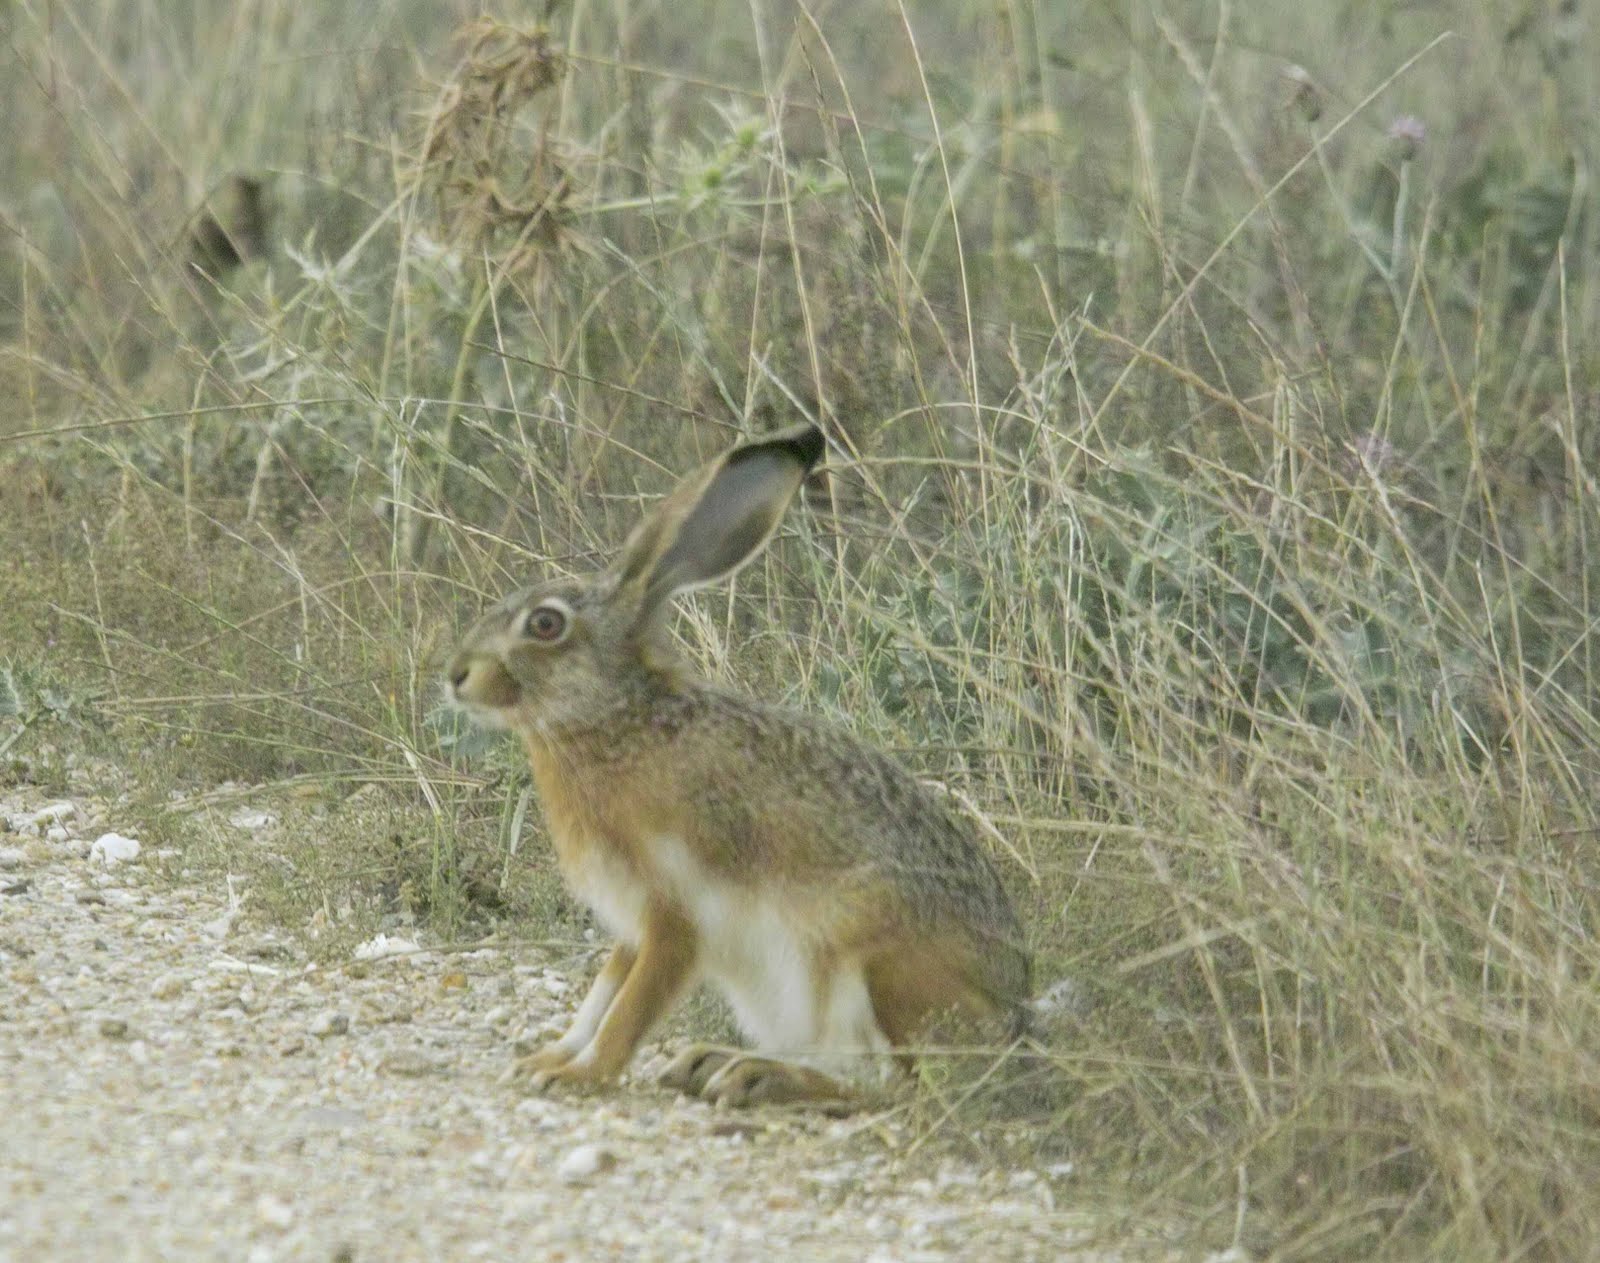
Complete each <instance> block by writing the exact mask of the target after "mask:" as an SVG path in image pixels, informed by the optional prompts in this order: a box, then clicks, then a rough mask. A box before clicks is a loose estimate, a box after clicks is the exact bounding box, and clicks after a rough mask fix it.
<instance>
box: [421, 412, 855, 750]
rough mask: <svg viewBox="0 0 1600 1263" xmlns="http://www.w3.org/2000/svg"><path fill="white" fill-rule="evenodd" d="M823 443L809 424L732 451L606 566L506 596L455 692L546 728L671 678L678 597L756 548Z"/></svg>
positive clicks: (475, 642) (601, 712)
mask: <svg viewBox="0 0 1600 1263" xmlns="http://www.w3.org/2000/svg"><path fill="white" fill-rule="evenodd" d="M823 448H824V441H823V437H822V432H821V431H820V430H818V429H816V428H815V427H814V426H809V425H807V426H802V427H799V428H797V429H792V430H785V431H782V432H780V433H778V434H775V435H772V436H771V437H769V438H765V439H761V440H759V441H757V442H754V443H747V444H745V445H744V446H742V447H736V448H734V449H733V450H731V451H729V452H725V453H724V454H723V455H721V456H720V457H718V458H717V459H716V460H714V461H712V462H711V463H710V464H709V465H707V466H706V467H705V468H703V469H701V470H700V471H699V472H698V473H696V474H694V475H692V476H690V477H689V478H687V479H685V480H684V482H683V483H682V484H680V485H679V487H678V488H677V489H676V490H675V491H673V492H672V494H671V495H669V496H667V497H666V498H665V499H664V500H662V501H661V502H660V503H659V504H657V505H656V506H655V507H654V508H653V509H651V511H650V512H649V513H647V514H646V515H645V517H644V519H643V520H642V521H641V522H640V523H639V525H638V526H636V527H635V528H634V530H633V533H632V534H631V535H629V536H628V542H627V543H626V544H624V545H623V548H622V551H621V552H620V553H619V554H618V556H617V558H616V560H615V561H613V562H612V564H611V565H610V566H609V567H608V568H607V569H606V570H604V571H602V572H601V573H600V574H599V575H597V576H595V577H594V578H592V579H590V580H587V581H583V580H572V581H555V582H551V583H545V584H537V585H535V586H533V587H530V588H524V589H523V590H522V591H520V592H515V593H513V594H512V595H511V596H508V597H506V598H505V600H503V601H501V602H500V603H499V604H498V605H496V606H495V607H494V608H493V609H491V610H490V611H489V612H488V613H487V614H485V615H484V616H483V617H482V618H481V619H480V620H479V621H478V623H477V625H476V626H474V627H473V628H472V630H471V631H470V632H468V633H467V635H466V637H465V638H464V640H463V641H462V644H461V648H460V649H459V650H458V651H457V652H456V655H455V657H454V658H453V659H452V660H451V663H450V666H449V668H448V671H447V682H448V687H449V691H450V696H451V698H452V699H453V700H454V701H456V702H457V703H459V704H461V705H463V706H465V707H466V708H467V709H469V710H470V711H472V712H473V713H474V714H475V715H476V716H477V717H478V718H479V719H480V720H481V721H483V722H485V723H488V724H491V725H493V726H496V727H502V728H517V729H521V730H524V731H531V732H543V731H548V730H549V729H551V728H564V727H585V726H590V725H593V724H596V723H598V722H600V721H601V719H602V717H603V716H605V715H607V714H609V713H611V712H613V711H615V710H616V709H617V708H618V707H619V706H624V705H627V704H629V703H630V702H631V701H634V700H636V699H637V697H638V696H639V695H641V694H643V693H646V692H648V691H650V690H652V689H656V688H659V687H660V683H659V681H660V678H661V675H662V673H663V672H668V671H670V670H671V667H672V658H671V650H670V648H668V646H667V644H666V641H665V636H664V634H663V632H662V623H663V620H662V617H661V615H662V612H663V610H664V609H665V608H666V606H667V603H668V602H669V601H671V599H672V598H673V596H675V595H676V594H677V593H679V592H683V591H686V590H687V589H689V588H695V587H699V586H701V585H702V584H707V583H711V582H713V581H715V580H717V579H720V578H722V577H723V576H725V575H729V574H732V573H733V572H734V571H735V570H737V569H738V568H739V567H740V566H742V565H744V563H745V562H747V561H749V560H750V558H751V557H753V556H755V554H756V553H758V552H759V551H760V550H761V547H762V545H764V544H765V543H766V542H767V539H768V538H769V537H770V536H771V534H772V532H773V530H774V529H775V528H776V527H777V525H778V520H779V518H781V517H782V516H783V511H784V509H785V507H786V506H787V505H788V503H789V501H790V500H791V499H792V498H793V496H794V493H795V492H796V490H798V489H799V486H800V483H801V481H802V480H803V479H804V478H805V476H806V473H807V472H808V471H809V470H810V469H811V467H812V466H813V465H815V464H816V462H817V461H818V460H819V459H820V458H821V456H822V452H823Z"/></svg>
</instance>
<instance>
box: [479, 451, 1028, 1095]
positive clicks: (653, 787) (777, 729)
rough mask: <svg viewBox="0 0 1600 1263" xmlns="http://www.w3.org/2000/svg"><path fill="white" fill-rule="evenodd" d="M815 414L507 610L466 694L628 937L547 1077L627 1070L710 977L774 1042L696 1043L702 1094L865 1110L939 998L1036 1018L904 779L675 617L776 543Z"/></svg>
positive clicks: (980, 857) (1002, 909)
mask: <svg viewBox="0 0 1600 1263" xmlns="http://www.w3.org/2000/svg"><path fill="white" fill-rule="evenodd" d="M823 449H824V439H823V435H822V433H821V431H820V430H818V429H816V428H815V427H813V426H809V425H808V426H803V427H800V428H797V429H791V430H786V431H783V432H780V433H777V434H773V435H771V436H769V437H767V438H764V439H760V440H758V441H755V442H750V443H746V444H744V445H742V446H739V447H735V448H733V449H732V450H730V451H728V452H725V453H724V454H723V455H722V456H721V457H719V458H718V459H716V460H714V461H712V462H711V463H710V464H709V465H707V466H706V467H705V468H703V469H702V470H700V471H699V472H698V473H696V474H694V475H693V476H691V477H690V478H688V479H687V480H686V481H684V482H683V483H682V484H681V485H680V486H679V487H678V488H677V489H676V490H675V491H673V492H672V494H670V495H669V496H667V497H666V498H665V499H664V500H662V501H661V502H659V503H658V504H657V505H656V506H655V507H654V508H653V510H652V511H651V512H649V513H648V514H646V515H645V517H644V519H643V520H642V521H641V522H640V523H639V524H638V526H636V527H635V528H634V530H633V532H632V534H631V535H630V536H629V537H628V540H627V542H626V544H625V545H624V546H623V548H622V551H621V553H620V555H619V556H618V557H617V558H616V560H615V561H614V562H613V563H612V564H611V566H610V567H609V568H608V569H606V570H605V571H604V572H602V573H601V574H600V575H599V576H597V577H595V578H593V579H590V580H588V581H566V580H557V581H553V582H550V583H546V584H539V585H536V586H534V587H530V588H527V589H524V590H523V591H520V592H517V593H515V594H513V595H511V596H509V597H507V598H506V599H505V600H503V601H501V602H500V603H499V604H498V605H496V606H495V607H494V608H493V609H492V610H490V611H489V612H488V613H487V614H486V615H484V616H483V618H482V619H481V620H480V621H479V622H478V623H477V625H476V626H474V627H473V628H472V629H471V631H470V632H469V633H468V634H467V636H466V637H465V639H464V641H463V643H462V645H461V647H460V649H459V651H458V652H457V653H456V655H455V657H454V660H453V661H452V662H451V663H450V665H449V668H448V686H449V691H450V695H451V697H452V698H453V699H454V700H455V701H456V702H457V703H458V704H459V705H461V706H463V707H464V708H466V709H467V710H468V711H469V712H471V713H472V714H473V715H474V716H476V717H477V718H478V720H480V721H481V722H485V723H487V724H490V725H495V726H499V727H503V728H509V729H511V730H513V731H514V732H516V733H517V734H518V736H519V737H520V738H521V739H522V742H523V743H524V745H525V746H526V748H527V753H528V757H529V759H530V760H531V761H532V765H533V776H534V783H535V786H536V789H537V792H538V795H539V798H540V800H541V803H542V805H543V808H544V812H545V815H546V818H547V822H548V826H549V831H550V835H551V837H552V839H553V841H554V844H555V851H556V857H557V861H558V864H559V867H560V870H561V873H562V876H563V878H564V879H565V881H566V882H567V883H568V885H569V887H570V888H571V890H572V892H573V894H574V895H575V896H576V897H577V898H578V899H580V900H581V901H582V902H584V903H586V904H587V905H588V906H589V907H590V908H591V909H592V910H593V911H594V913H595V915H596V916H597V917H598V918H599V919H600V921H602V922H603V923H604V924H605V926H606V928H607V929H609V930H610V932H611V933H612V934H613V935H614V936H615V937H616V945H615V946H614V947H613V948H612V951H611V954H610V957H609V958H608V959H607V961H606V962H605V965H604V966H603V967H602V968H601V970H600V973H599V975H598V977H596V979H595V981H594V983H593V986H592V987H591V988H590V991H589V993H588V996H587V998H586V999H585V1000H584V1001H583V1003H582V1004H581V1005H579V1007H578V1011H577V1014H576V1015H575V1016H574V1018H573V1020H572V1025H571V1027H570V1029H569V1030H567V1032H566V1033H565V1034H564V1035H562V1036H561V1037H560V1038H559V1039H557V1040H555V1041H554V1042H552V1043H550V1044H548V1045H547V1046H545V1047H544V1048H542V1049H540V1050H539V1051H538V1052H536V1053H534V1054H532V1055H531V1056H528V1057H524V1058H522V1059H520V1060H519V1061H518V1062H517V1063H516V1064H515V1066H514V1067H513V1070H512V1071H511V1072H510V1074H511V1077H513V1078H517V1079H522V1080H525V1081H527V1082H529V1083H531V1084H532V1085H533V1086H534V1087H537V1088H543V1087H546V1086H548V1085H551V1084H569V1085H579V1086H597V1085H603V1084H609V1083H611V1082H613V1081H615V1080H616V1079H617V1078H618V1076H619V1075H621V1073H622V1071H623V1070H624V1068H625V1067H626V1066H627V1065H628V1062H629V1060H630V1059H631V1058H632V1056H633V1054H634V1051H635V1049H637V1047H638V1046H639V1043H640V1041H641V1040H642V1039H643V1038H644V1036H645V1034H646V1032H648V1031H649V1030H650V1028H651V1027H652V1026H653V1025H654V1024H655V1023H656V1022H657V1021H659V1020H660V1019H661V1018H662V1017H663V1016H664V1015H665V1014H666V1013H667V1011H668V1010H669V1009H670V1008H671V1007H672V1005H673V1004H674V1002H675V1001H676V1000H678V998H679V997H680V996H682V995H683V994H684V992H685V991H686V990H687V989H688V988H689V987H690V986H691V985H692V984H694V983H695V982H697V981H699V980H701V979H704V980H706V981H708V982H710V983H711V984H712V985H714V986H715V987H716V988H717V989H718V990H720V991H721V992H722V994H723V995H724V996H725V997H726V999H727V1001H728V1003H729V1004H730V1005H731V1007H732V1009H733V1012H734V1015H735V1017H736V1018H737V1020H738V1023H739V1025H740V1027H741V1029H742V1030H743V1032H744V1033H745V1035H746V1036H748V1038H749V1039H750V1041H751V1042H752V1043H754V1045H755V1046H756V1048H757V1049H758V1050H760V1051H759V1054H748V1053H745V1052H742V1051H738V1050H733V1049H721V1048H714V1047H709V1046H697V1047H693V1048H690V1049H689V1050H688V1051H687V1052H685V1053H684V1054H682V1055H681V1056H680V1057H678V1058H677V1059H676V1060H675V1061H673V1062H672V1063H671V1064H670V1065H669V1067H668V1069H667V1071H666V1073H665V1074H664V1075H663V1076H662V1079H661V1081H662V1082H663V1083H665V1084H667V1085H668V1086H674V1087H677V1088H679V1089H681V1090H683V1091H687V1092H690V1093H692V1094H695V1095H698V1096H701V1097H703V1098H705V1099H708V1100H712V1101H724V1102H727V1103H729V1104H732V1105H743V1104H753V1103H760V1102H794V1103H799V1102H815V1103H821V1102H841V1101H845V1102H848V1101H851V1100H858V1099H860V1093H859V1092H858V1091H857V1090H856V1087H855V1086H854V1085H853V1084H852V1083H850V1082H847V1081H844V1080H842V1079H841V1078H840V1077H837V1076H839V1075H847V1076H850V1077H851V1078H858V1077H859V1076H858V1075H851V1073H850V1072H851V1071H852V1070H857V1071H858V1070H859V1069H860V1068H861V1067H862V1065H863V1064H864V1063H866V1064H869V1065H873V1066H876V1067H877V1068H879V1070H880V1071H881V1072H882V1073H883V1074H884V1075H885V1076H887V1073H888V1072H889V1070H890V1069H891V1063H899V1064H900V1065H901V1066H902V1067H904V1066H906V1065H908V1064H909V1054H908V1053H907V1052H906V1048H907V1045H908V1043H909V1042H910V1041H911V1040H912V1039H913V1038H914V1036H915V1035H916V1033H917V1032H918V1029H919V1027H920V1026H921V1025H922V1024H923V1021H924V1019H926V1018H927V1017H929V1016H930V1015H931V1014H934V1013H936V1012H939V1011H941V1010H945V1009H948V1008H959V1009H963V1010H966V1011H968V1012H971V1013H974V1014H978V1015H986V1014H987V1015H996V1014H997V1015H1002V1016H1005V1017H1008V1018H1010V1019H1011V1020H1012V1022H1013V1024H1014V1026H1015V1027H1016V1028H1017V1029H1020V1026H1021V1018H1022V1014H1023V1012H1024V1009H1023V1002H1024V1000H1025V998H1026V996H1027V991H1028V971H1029V960H1028V956H1027V954H1026V952H1025V950H1024V948H1023V945H1022V936H1021V932H1020V930H1019V927H1018V923H1017V918H1016V915H1015V913H1014V912H1013V910H1012V906H1011V904H1010V902H1009V901H1008V899H1007V897H1006V893H1005V890H1004V889H1003V887H1002V885H1001V883H1000V879H999V877H998V876H997V875H996V872H995V870H994V868H993V867H992V866H991V865H990V863H989V860H988V859H987V858H986V856H985V855H984V854H983V852H982V851H980V850H979V849H978V847H977V846H976V845H974V843H973V841H972V838H971V836H970V835H969V832H968V831H967V829H966V828H964V827H963V825H962V824H961V823H959V822H958V821H957V819H956V818H955V817H954V816H953V815H952V814H951V813H950V812H949V811H948V810H947V809H946V808H945V806H944V805H943V803H942V802H941V801H940V800H939V799H938V798H936V797H935V796H934V795H933V794H932V793H930V792H929V791H928V790H925V789H924V788H923V787H922V786H921V785H919V784H918V782H917V781H916V780H914V779H913V778H912V777H911V776H910V775H909V774H908V773H907V772H906V771H905V770H904V769H902V768H901V767H900V766H899V765H898V764H897V763H895V762H894V761H893V760H892V759H890V758H889V757H888V756H887V755H885V754H883V753H881V752H880V751H878V750H875V749H872V748H871V747H869V746H867V745H864V744H862V743H861V742H859V741H857V740H856V739H855V738H854V737H852V736H851V735H850V734H849V733H847V732H846V731H844V730H843V729H841V728H839V727H836V726H834V725H831V724H827V723H824V722H822V721H820V720H817V719H815V718H812V717H810V716H808V715H805V714H802V713H798V712H796V711H793V710H787V709H781V708H779V707H776V706H771V705H768V704H766V703H763V702H760V701H756V700H753V699H751V698H748V697H745V696H741V695H739V694H737V693H734V692H730V691H727V690H725V689H722V688H719V687H717V686H715V685H713V684H710V683H708V682H706V681H704V680H701V679H696V678H695V677H694V676H693V675H692V674H691V673H690V672H689V671H688V670H687V669H686V667H685V664H684V663H683V662H682V661H681V660H680V659H679V656H678V655H677V654H676V653H675V652H674V650H673V648H672V645H671V642H670V640H669V636H668V632H667V628H666V626H665V618H664V615H665V613H666V610H667V607H668V604H669V603H670V601H671V600H672V598H673V597H674V596H675V595H677V594H678V593H680V592H684V591H687V590H688V589H691V588H695V587H699V586H701V585H702V584H707V583H711V582H713V581H714V580H717V579H721V578H723V577H725V576H727V575H730V574H732V573H733V572H734V571H735V570H737V569H739V567H740V566H742V565H744V563H745V562H747V561H749V560H750V558H751V557H753V556H754V555H755V554H756V553H757V552H759V551H760V550H761V548H762V547H763V546H764V545H765V543H766V542H767V539H768V537H769V536H770V535H771V534H772V532H773V530H774V529H775V528H776V526H777V524H778V521H779V519H780V518H781V517H782V515H783V512H784V509H785V507H786V506H787V505H788V503H789V501H790V500H791V499H792V498H793V497H794V494H795V492H796V491H797V490H798V489H799V487H800V484H801V482H802V480H803V479H804V478H805V476H806V474H807V473H808V472H809V471H810V470H811V468H812V467H813V466H814V465H815V464H816V463H817V461H818V460H819V459H820V457H821V456H822V454H823Z"/></svg>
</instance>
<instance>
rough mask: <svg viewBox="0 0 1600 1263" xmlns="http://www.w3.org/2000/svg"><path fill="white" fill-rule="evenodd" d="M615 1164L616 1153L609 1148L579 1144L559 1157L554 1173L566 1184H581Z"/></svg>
mask: <svg viewBox="0 0 1600 1263" xmlns="http://www.w3.org/2000/svg"><path fill="white" fill-rule="evenodd" d="M616 1165H617V1155H616V1154H614V1153H612V1152H611V1150H609V1149H606V1148H603V1147H601V1146H600V1145H579V1146H578V1147H577V1148H576V1149H574V1150H572V1152H570V1153H569V1154H567V1156H566V1157H564V1158H562V1159H561V1165H560V1166H559V1167H557V1168H556V1174H557V1175H559V1176H560V1177H561V1179H562V1181H563V1182H564V1183H566V1184H581V1183H583V1182H584V1181H585V1180H591V1179H593V1178H594V1177H595V1176H597V1175H599V1174H600V1173H601V1172H602V1171H609V1170H611V1168H612V1167H614V1166H616Z"/></svg>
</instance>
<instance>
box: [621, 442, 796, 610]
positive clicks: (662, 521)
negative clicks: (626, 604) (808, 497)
mask: <svg viewBox="0 0 1600 1263" xmlns="http://www.w3.org/2000/svg"><path fill="white" fill-rule="evenodd" d="M825 446H826V444H825V442H824V440H823V437H822V431H821V430H819V429H817V428H816V427H815V426H812V425H806V426H799V427H796V428H795V429H791V430H784V431H781V432H780V433H778V434H774V435H772V436H770V437H768V438H765V439H761V440H759V441H758V442H755V443H746V444H745V445H744V446H742V447H736V448H734V449H733V450H732V451H729V452H725V453H723V454H722V455H721V456H719V457H718V458H717V459H716V460H714V461H712V462H711V463H710V464H709V465H707V466H706V467H705V468H704V469H702V470H700V472H699V473H696V474H693V475H691V476H690V477H689V478H687V479H685V480H684V481H683V483H682V484H681V485H680V486H679V487H678V488H677V490H675V491H673V492H672V494H671V495H669V496H667V498H666V499H664V500H662V501H661V503H660V504H658V505H656V506H655V508H653V509H652V510H651V511H650V512H649V514H647V515H646V516H645V519H644V520H643V521H642V522H640V523H639V525H638V526H636V527H635V528H634V530H633V534H631V535H630V536H629V537H628V542H627V543H626V544H625V545H623V548H622V553H621V555H620V556H619V557H618V558H617V560H616V563H615V565H614V566H613V572H614V573H615V574H616V576H617V587H618V591H619V593H622V594H626V595H627V596H629V597H632V598H634V599H636V600H637V601H638V603H639V613H640V615H641V617H645V616H648V615H650V614H651V613H653V612H654V611H655V610H657V609H659V608H660V606H661V605H662V604H663V603H664V602H666V600H667V599H668V598H669V597H671V596H672V595H673V593H675V592H682V591H684V590H685V589H686V588H694V587H699V586H700V585H701V584H703V583H710V582H712V581H713V580H715V579H720V578H722V577H723V576H724V575H729V574H732V573H733V572H734V571H735V570H737V569H738V568H739V567H740V566H742V565H744V563H745V562H747V561H749V560H750V558H752V557H753V556H755V555H756V553H758V552H759V551H761V546H762V545H763V544H765V543H766V542H767V539H768V537H769V536H770V535H771V534H772V532H773V530H774V529H776V527H777V525H778V520H779V519H780V518H781V517H782V516H783V511H784V509H785V508H787V507H788V504H789V501H790V500H791V499H793V498H794V493H795V492H796V491H798V490H799V489H800V483H801V482H802V481H803V480H804V478H805V476H806V474H807V473H808V472H810V470H811V467H812V466H813V465H815V464H816V463H817V461H818V460H820V459H821V457H822V453H823V450H824V448H825Z"/></svg>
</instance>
